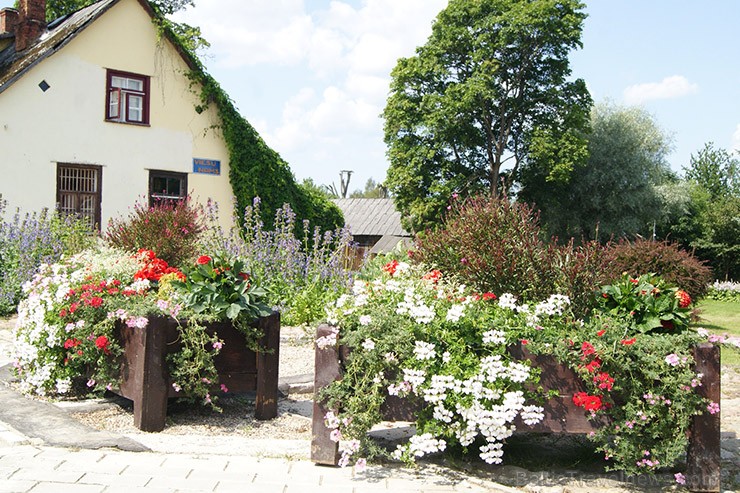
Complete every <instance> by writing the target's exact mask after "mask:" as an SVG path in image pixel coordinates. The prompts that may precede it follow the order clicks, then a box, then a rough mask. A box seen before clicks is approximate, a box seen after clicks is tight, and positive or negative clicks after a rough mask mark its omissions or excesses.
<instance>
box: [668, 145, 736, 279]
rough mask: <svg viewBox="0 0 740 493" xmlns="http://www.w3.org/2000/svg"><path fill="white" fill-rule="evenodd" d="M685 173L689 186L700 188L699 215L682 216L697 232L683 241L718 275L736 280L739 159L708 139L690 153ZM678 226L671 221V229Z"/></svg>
mask: <svg viewBox="0 0 740 493" xmlns="http://www.w3.org/2000/svg"><path fill="white" fill-rule="evenodd" d="M684 172H685V178H686V184H687V186H691V187H694V188H696V189H698V191H699V192H698V195H697V196H698V198H699V200H694V201H693V205H694V207H695V208H696V209H697V210H698V214H696V215H692V216H689V217H686V216H684V217H682V218H681V221H682V222H683V223H690V224H691V225H692V226H693V229H694V230H698V233H697V234H694V235H693V236H691V237H688V238H685V239H684V238H682V240H683V241H684V242H685V243H688V246H690V247H691V248H693V249H695V251H696V253H697V254H698V255H699V256H700V257H701V258H703V259H704V260H706V261H708V262H709V263H710V265H711V266H712V268H713V269H714V274H715V275H716V276H717V277H718V278H723V279H732V278H734V279H737V278H738V277H740V160H738V158H737V156H736V155H735V154H733V153H730V152H728V151H727V150H725V149H722V148H716V147H715V145H714V143H712V142H708V143H706V144H705V145H704V147H703V148H702V149H700V150H699V151H698V152H697V153H696V154H692V155H691V159H690V162H689V166H688V167H686V168H684ZM681 221H679V224H681ZM676 229H677V227H676V225H675V224H671V231H675V230H676Z"/></svg>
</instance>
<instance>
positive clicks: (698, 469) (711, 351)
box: [686, 343, 721, 492]
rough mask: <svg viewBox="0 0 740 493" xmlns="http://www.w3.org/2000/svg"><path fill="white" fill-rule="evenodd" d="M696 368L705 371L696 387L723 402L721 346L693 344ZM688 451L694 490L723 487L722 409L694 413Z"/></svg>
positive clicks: (688, 480)
mask: <svg viewBox="0 0 740 493" xmlns="http://www.w3.org/2000/svg"><path fill="white" fill-rule="evenodd" d="M694 359H695V360H696V372H697V373H703V374H704V378H703V379H702V386H701V387H697V388H696V391H697V392H698V393H699V394H700V395H701V396H702V397H706V398H707V399H709V400H710V401H712V402H717V403H719V402H720V350H719V347H717V346H715V345H713V344H709V343H704V344H699V345H698V346H697V347H696V348H694ZM690 433H691V436H690V439H689V449H688V451H687V454H686V486H687V487H688V488H689V489H690V490H691V491H711V492H716V491H720V459H721V457H720V413H716V414H709V413H708V412H705V413H703V414H701V415H699V416H694V420H693V422H692V424H691V432H690Z"/></svg>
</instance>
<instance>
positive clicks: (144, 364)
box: [130, 317, 169, 431]
mask: <svg viewBox="0 0 740 493" xmlns="http://www.w3.org/2000/svg"><path fill="white" fill-rule="evenodd" d="M167 329H168V319H166V318H163V317H153V318H150V320H149V326H147V327H146V328H144V329H136V328H135V329H133V331H132V338H135V339H138V342H139V343H138V344H136V345H135V347H137V348H140V349H141V351H137V352H136V354H134V355H133V358H132V360H131V361H130V364H131V366H132V367H133V368H132V370H133V375H134V383H133V386H132V387H131V388H132V389H133V392H134V395H133V396H132V400H133V401H134V426H136V427H137V428H139V429H140V430H142V431H162V430H163V429H164V424H165V417H166V416H167V395H168V393H169V388H168V384H167V382H168V377H167V362H166V361H165V354H166V338H167V333H168V330H167Z"/></svg>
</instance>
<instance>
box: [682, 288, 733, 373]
mask: <svg viewBox="0 0 740 493" xmlns="http://www.w3.org/2000/svg"><path fill="white" fill-rule="evenodd" d="M698 308H699V311H700V313H699V321H698V322H697V323H695V324H693V326H694V327H704V328H705V329H707V330H708V331H710V332H712V333H714V334H729V335H734V336H738V337H740V303H737V302H732V301H717V300H702V301H701V302H700V303H699V305H698ZM722 364H726V365H733V366H740V353H738V351H734V350H732V349H728V348H722Z"/></svg>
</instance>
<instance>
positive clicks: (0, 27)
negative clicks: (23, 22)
mask: <svg viewBox="0 0 740 493" xmlns="http://www.w3.org/2000/svg"><path fill="white" fill-rule="evenodd" d="M17 25H18V11H17V10H15V9H11V8H10V7H6V8H4V9H2V10H0V34H5V33H10V34H15V26H17Z"/></svg>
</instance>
